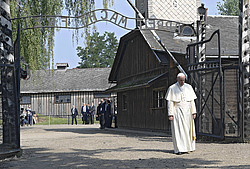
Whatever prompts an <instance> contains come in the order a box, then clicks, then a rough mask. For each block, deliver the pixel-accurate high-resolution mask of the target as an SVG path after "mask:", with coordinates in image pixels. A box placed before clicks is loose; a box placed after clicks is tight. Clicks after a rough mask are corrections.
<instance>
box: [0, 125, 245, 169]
mask: <svg viewBox="0 0 250 169" xmlns="http://www.w3.org/2000/svg"><path fill="white" fill-rule="evenodd" d="M21 145H22V149H23V155H22V156H21V157H20V158H16V157H15V158H11V159H7V160H2V161H0V168H1V169H5V168H10V169H19V168H20V169H21V168H25V169H51V168H52V169H54V168H58V169H59V168H60V169H61V168H67V169H69V168H109V169H113V168H250V144H218V143H201V142H198V143H197V150H196V151H195V152H193V153H190V154H184V155H175V154H173V145H172V142H171V138H169V137H166V136H164V133H154V134H153V133H149V132H133V131H129V130H122V129H108V130H100V129H99V128H98V125H88V126H83V125H78V126H75V125H74V126H71V125H54V126H38V125H36V126H32V127H22V128H21Z"/></svg>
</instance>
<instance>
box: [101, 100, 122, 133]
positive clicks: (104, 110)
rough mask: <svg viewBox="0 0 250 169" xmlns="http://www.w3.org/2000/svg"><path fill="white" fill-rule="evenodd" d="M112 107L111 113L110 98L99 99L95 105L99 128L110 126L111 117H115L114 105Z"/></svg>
mask: <svg viewBox="0 0 250 169" xmlns="http://www.w3.org/2000/svg"><path fill="white" fill-rule="evenodd" d="M114 109H115V110H114V113H112V106H111V101H110V100H108V99H106V100H104V99H101V101H100V102H99V104H98V107H97V118H98V119H99V121H100V129H105V127H107V128H111V125H112V119H113V117H116V107H115V108H114ZM115 122H116V119H115ZM115 127H117V124H116V125H115Z"/></svg>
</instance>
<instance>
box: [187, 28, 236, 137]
mask: <svg viewBox="0 0 250 169" xmlns="http://www.w3.org/2000/svg"><path fill="white" fill-rule="evenodd" d="M216 36H217V38H216ZM212 42H216V43H217V45H216V49H218V51H217V56H214V57H212V58H211V57H206V55H205V58H204V59H203V60H202V61H201V60H200V59H198V57H197V53H198V50H199V46H201V45H203V44H206V45H209V43H212ZM213 44H214V43H213ZM187 59H188V62H189V63H188V65H187V67H188V74H189V79H188V80H189V82H190V84H192V86H193V87H194V89H195V91H196V93H197V106H198V107H197V113H198V114H197V119H196V130H197V133H198V135H199V136H209V137H213V138H220V139H223V138H224V137H225V136H228V137H229V136H230V137H231V136H232V137H239V135H240V133H239V128H240V120H239V119H240V116H239V114H238V110H237V100H238V98H237V97H238V92H237V89H238V82H237V79H238V68H239V67H238V66H237V65H236V64H235V61H230V60H228V59H227V60H222V58H221V54H220V32H219V30H217V31H215V32H214V33H213V34H212V35H211V37H210V38H209V39H208V40H206V41H201V42H197V43H192V44H189V45H188V47H187ZM225 81H227V83H226V82H225Z"/></svg>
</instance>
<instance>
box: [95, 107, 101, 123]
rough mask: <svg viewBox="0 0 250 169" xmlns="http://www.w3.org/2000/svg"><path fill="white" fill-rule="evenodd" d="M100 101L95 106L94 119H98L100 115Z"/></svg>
mask: <svg viewBox="0 0 250 169" xmlns="http://www.w3.org/2000/svg"><path fill="white" fill-rule="evenodd" d="M100 109H101V102H99V103H98V106H97V108H96V121H100V116H101V112H100Z"/></svg>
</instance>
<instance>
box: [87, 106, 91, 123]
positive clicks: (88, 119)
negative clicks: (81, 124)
mask: <svg viewBox="0 0 250 169" xmlns="http://www.w3.org/2000/svg"><path fill="white" fill-rule="evenodd" d="M86 107H87V111H86V114H87V121H86V124H89V123H90V120H91V115H90V106H89V104H87V105H86Z"/></svg>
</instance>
